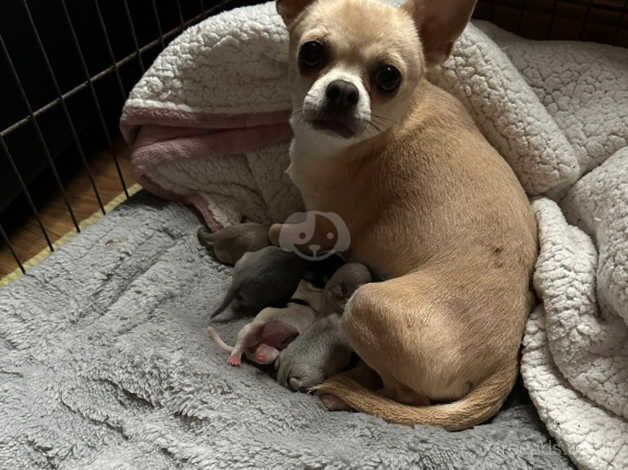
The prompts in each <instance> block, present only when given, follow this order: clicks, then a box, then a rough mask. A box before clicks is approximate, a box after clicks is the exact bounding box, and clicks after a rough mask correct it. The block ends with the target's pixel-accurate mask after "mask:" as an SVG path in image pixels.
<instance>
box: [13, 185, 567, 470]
mask: <svg viewBox="0 0 628 470" xmlns="http://www.w3.org/2000/svg"><path fill="white" fill-rule="evenodd" d="M198 227H199V221H198V219H197V218H196V217H195V216H194V214H193V213H192V212H191V211H189V210H188V209H186V208H184V207H182V206H179V205H177V204H174V203H164V202H162V201H159V200H157V199H155V198H154V197H152V196H151V197H147V196H146V195H145V194H142V193H140V195H138V196H136V197H134V198H133V199H132V200H131V201H130V202H128V203H127V204H125V205H123V206H121V207H120V208H118V209H117V210H116V211H114V212H113V213H111V214H110V215H109V216H107V217H105V218H104V219H102V220H101V221H100V222H99V223H97V224H96V225H94V226H92V227H90V228H89V229H87V230H86V231H85V232H84V233H83V234H81V235H80V236H78V237H76V238H75V239H73V240H72V241H71V242H70V243H69V244H67V245H66V246H64V247H63V248H61V249H60V250H58V251H57V252H55V253H54V255H52V256H51V257H50V258H49V259H48V260H47V261H46V262H45V263H43V264H42V265H40V266H38V267H36V268H34V269H32V270H31V271H30V272H29V274H28V275H26V276H24V277H22V278H21V279H19V280H18V281H16V282H14V283H12V284H11V285H9V286H8V287H6V288H4V289H3V290H2V291H0V317H1V318H2V319H3V320H2V322H1V323H0V468H3V469H15V470H17V469H32V468H76V469H95V470H103V469H114V468H115V469H150V470H158V469H172V468H207V469H217V468H224V469H234V468H260V469H266V468H268V469H275V468H277V469H280V468H286V469H291V468H337V469H347V468H355V469H365V468H382V467H383V468H411V467H413V468H434V469H439V468H452V469H461V470H462V469H468V468H504V467H508V468H512V469H525V468H528V467H529V466H530V465H532V466H533V467H535V468H552V469H556V470H558V469H565V468H570V465H569V461H568V460H567V458H566V457H565V456H564V455H563V454H562V452H561V451H560V449H559V448H558V447H557V446H556V444H555V443H552V442H551V441H549V439H548V436H547V434H546V433H545V432H544V430H543V426H542V424H541V423H540V421H539V420H538V417H537V416H536V413H535V411H534V407H533V406H532V404H531V403H530V402H529V400H525V399H523V398H521V397H520V396H519V395H520V394H521V393H516V394H514V396H512V397H511V398H510V400H509V402H508V404H507V405H506V407H505V409H504V410H503V411H502V412H501V413H500V414H499V416H498V417H497V418H495V419H494V420H493V421H492V422H491V423H489V424H485V425H482V426H478V427H476V428H474V429H472V430H469V431H463V432H459V433H448V432H446V431H444V430H442V429H439V428H432V427H427V426H417V427H416V428H414V429H412V428H410V427H405V426H397V425H390V424H387V423H385V422H383V421H382V420H380V419H378V418H374V417H371V416H367V415H364V414H359V413H347V412H338V413H331V412H328V411H326V410H325V409H323V407H322V406H321V404H320V402H319V400H318V398H316V397H314V396H311V395H306V394H302V393H293V392H291V391H289V390H287V389H285V388H282V387H281V386H280V385H279V384H277V382H275V381H274V380H273V379H272V378H271V377H270V376H269V375H268V374H266V373H264V372H262V371H260V370H258V369H256V368H255V367H253V366H250V365H244V366H243V367H242V368H240V369H234V368H231V367H229V366H228V365H227V364H226V354H225V353H224V352H223V351H221V350H219V349H218V348H217V347H216V346H215V345H214V343H213V342H211V341H210V340H209V338H208V337H207V333H206V331H207V330H206V326H207V316H208V312H209V310H210V309H211V308H213V307H215V306H216V304H217V303H218V302H219V301H220V297H221V295H222V294H223V292H224V289H225V288H226V286H227V284H228V277H229V273H230V269H228V268H225V267H224V266H221V265H218V264H216V263H215V262H213V261H212V260H211V258H210V257H209V256H208V255H207V253H206V252H205V250H204V249H202V248H201V247H200V246H199V244H198V242H197V240H196V235H195V230H196V229H197V228H198ZM241 326H242V322H241V321H240V322H235V323H225V324H223V325H219V326H218V328H219V330H220V332H221V334H224V336H225V337H226V338H229V339H230V340H231V339H233V338H234V336H235V334H236V332H237V330H238V328H239V327H241ZM519 392H521V390H519ZM524 398H525V397H524Z"/></svg>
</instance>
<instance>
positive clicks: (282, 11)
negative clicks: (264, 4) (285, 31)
mask: <svg viewBox="0 0 628 470" xmlns="http://www.w3.org/2000/svg"><path fill="white" fill-rule="evenodd" d="M315 1H316V0H277V1H276V2H275V4H276V6H277V13H279V16H281V18H282V19H283V22H284V23H286V26H290V25H291V24H292V22H293V21H294V20H295V19H296V17H297V16H299V13H301V12H302V11H303V10H305V8H307V7H308V6H309V5H310V4H311V3H314V2H315Z"/></svg>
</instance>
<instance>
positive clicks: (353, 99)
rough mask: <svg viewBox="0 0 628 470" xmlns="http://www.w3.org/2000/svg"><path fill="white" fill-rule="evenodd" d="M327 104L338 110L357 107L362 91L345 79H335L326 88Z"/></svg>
mask: <svg viewBox="0 0 628 470" xmlns="http://www.w3.org/2000/svg"><path fill="white" fill-rule="evenodd" d="M325 96H326V97H327V105H328V106H329V107H331V108H335V109H337V110H347V109H351V108H353V107H355V105H356V104H358V100H359V99H360V92H359V91H358V89H357V88H356V86H355V85H354V84H353V83H351V82H347V81H345V80H334V81H333V82H331V83H330V84H329V85H327V90H325Z"/></svg>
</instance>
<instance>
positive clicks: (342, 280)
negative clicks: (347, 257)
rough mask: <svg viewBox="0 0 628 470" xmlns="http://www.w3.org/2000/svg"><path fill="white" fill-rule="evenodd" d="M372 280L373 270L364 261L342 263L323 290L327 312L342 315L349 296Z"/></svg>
mask: <svg viewBox="0 0 628 470" xmlns="http://www.w3.org/2000/svg"><path fill="white" fill-rule="evenodd" d="M372 280H373V275H372V274H371V271H370V270H369V268H367V267H366V266H365V265H363V264H362V263H356V262H353V261H352V262H349V263H346V264H344V265H342V266H341V267H340V268H338V270H336V272H335V273H334V274H333V275H332V276H331V277H330V278H329V281H328V282H327V284H325V290H324V292H323V298H324V302H325V304H324V310H325V312H327V313H328V314H329V313H337V314H339V315H342V314H343V312H344V311H345V305H346V304H347V301H348V300H349V297H351V295H352V294H353V293H354V292H355V291H356V290H357V288H358V287H360V286H361V285H362V284H366V283H367V282H371V281H372Z"/></svg>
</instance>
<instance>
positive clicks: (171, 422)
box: [0, 3, 628, 468]
mask: <svg viewBox="0 0 628 470" xmlns="http://www.w3.org/2000/svg"><path fill="white" fill-rule="evenodd" d="M498 45H499V46H498ZM500 46H501V48H500ZM285 52H286V34H285V31H284V28H283V26H282V25H281V22H280V20H279V18H278V16H277V15H276V14H275V13H274V6H273V5H272V4H271V3H269V4H265V5H261V6H256V7H250V8H243V9H238V10H234V11H232V12H228V13H225V14H222V15H219V16H217V17H213V18H210V19H208V20H206V21H204V22H203V23H201V24H200V25H198V26H195V27H193V28H190V29H189V30H188V31H186V32H185V33H184V34H182V35H181V36H180V37H179V38H178V39H176V40H175V41H173V43H172V44H171V45H170V46H169V47H168V48H167V49H166V50H165V51H164V52H163V53H162V55H161V56H160V57H158V59H157V60H156V62H155V63H154V64H153V66H152V67H151V68H150V69H149V71H148V72H147V74H146V75H145V77H144V78H143V79H142V80H141V81H140V83H139V84H138V85H137V87H136V88H135V90H134V91H133V93H132V95H131V97H130V99H129V101H128V103H127V106H126V107H125V111H124V116H123V120H122V126H123V130H124V132H125V136H126V138H127V139H128V140H129V142H131V143H133V145H134V146H135V152H134V157H133V158H134V164H135V168H136V173H137V176H138V177H139V178H140V179H141V181H142V182H143V183H144V185H145V186H146V187H147V188H148V189H150V190H152V191H153V192H156V193H158V194H159V195H162V196H166V197H169V198H172V199H178V200H182V201H185V202H188V203H191V204H193V205H194V206H195V207H197V209H199V211H200V212H201V213H202V214H203V216H204V218H205V220H206V222H207V223H208V224H209V225H210V226H212V227H218V226H219V225H224V224H228V223H234V222H237V221H238V220H239V219H240V218H241V217H242V216H245V217H248V218H250V219H252V220H281V219H282V218H284V217H286V216H287V215H289V214H290V213H291V212H293V211H294V210H296V209H298V208H300V205H301V203H300V200H299V197H298V192H297V191H296V190H295V188H294V187H293V186H292V185H291V184H290V182H289V180H288V179H287V177H286V175H285V174H284V173H283V170H284V169H285V167H286V165H287V141H288V139H289V128H288V126H287V116H288V114H289V100H288V95H287V85H286V77H285V70H286V63H285V60H286V58H285ZM432 78H433V80H434V81H436V82H437V83H439V84H440V85H441V86H443V87H445V88H447V89H449V90H451V91H452V92H454V93H455V94H456V95H457V96H459V97H460V98H461V99H462V100H463V102H464V103H465V104H466V105H467V106H468V107H469V109H470V110H471V112H472V113H473V115H474V117H475V118H476V120H477V122H478V124H479V125H480V126H481V128H482V130H483V131H484V133H485V134H486V135H487V137H488V138H489V139H490V140H491V142H492V143H493V144H494V145H495V146H496V147H497V148H498V149H499V150H500V152H501V153H502V154H503V155H504V157H505V158H506V159H507V160H508V161H509V163H510V164H511V165H512V166H513V168H514V169H515V171H516V173H517V175H518V176H519V178H520V179H521V181H522V183H523V185H524V187H525V188H526V190H527V191H528V192H529V194H530V195H535V196H541V195H547V196H551V198H553V199H550V198H549V197H539V198H538V199H536V200H535V202H534V207H535V210H536V212H537V215H538V218H539V222H540V240H541V254H540V257H539V263H538V269H537V274H536V276H535V287H536V289H537V292H538V293H539V295H540V297H541V300H542V305H541V306H539V307H538V308H537V310H536V311H535V312H534V313H533V315H532V316H531V319H530V321H529V324H528V329H527V332H526V337H525V339H524V343H525V347H524V352H523V365H522V372H523V377H524V380H525V383H526V386H527V388H528V390H529V391H530V395H531V397H532V401H533V402H534V404H535V405H536V409H537V410H538V412H539V415H540V416H541V419H542V420H543V421H544V423H545V425H546V426H547V429H548V430H549V431H550V433H551V434H552V435H553V436H554V437H555V438H556V440H557V441H558V443H559V444H560V445H561V447H562V450H561V449H559V448H558V447H557V446H556V445H555V444H554V443H552V442H551V441H549V440H548V436H547V435H546V434H545V432H544V430H543V429H542V426H541V425H540V423H539V422H538V421H537V418H536V414H535V412H534V408H533V407H532V406H531V405H530V403H528V402H526V400H525V399H523V400H521V399H519V397H518V396H517V395H518V394H517V393H515V394H514V396H512V397H511V398H510V400H509V402H508V404H507V405H506V406H505V408H504V410H502V411H501V412H500V414H499V415H498V416H497V417H496V418H495V419H494V420H493V421H492V422H490V423H487V424H484V425H482V426H478V427H476V428H474V429H472V430H468V431H463V432H460V433H447V432H445V431H442V430H440V429H436V428H430V427H424V426H417V427H416V428H414V429H412V428H408V427H401V426H396V425H390V424H386V423H384V422H383V421H381V420H379V419H377V418H374V417H370V416H365V415H362V414H357V413H344V412H343V413H328V412H326V411H324V410H323V409H322V408H321V406H320V405H319V403H318V401H317V399H316V398H315V397H311V396H307V395H303V394H293V393H291V392H289V391H287V390H285V389H282V388H281V387H280V386H279V385H277V384H276V383H275V382H274V381H273V380H272V379H271V378H270V377H268V376H267V375H265V374H263V373H262V372H260V371H258V370H257V369H255V368H253V367H244V368H242V369H240V370H233V369H230V368H228V367H227V366H226V364H225V362H224V360H225V358H224V355H223V353H222V352H221V351H219V350H218V348H216V347H215V346H214V345H213V344H211V343H210V342H209V340H208V339H207V337H206V334H205V326H206V321H207V320H206V318H207V312H208V311H209V309H210V308H211V307H212V306H214V305H216V304H217V302H218V301H219V297H220V295H221V294H222V292H223V290H224V288H225V285H226V282H227V277H228V273H229V270H228V269H226V268H224V267H222V266H219V265H217V264H215V263H213V262H212V261H211V260H209V259H208V257H207V256H206V255H205V254H204V253H203V251H202V250H201V249H200V248H199V246H198V244H197V242H196V240H195V235H194V231H195V229H196V227H197V226H198V222H197V221H196V220H195V218H194V217H193V216H192V215H191V214H190V213H189V212H187V211H185V210H184V209H183V208H181V207H179V206H176V205H172V204H165V203H161V202H159V201H157V200H155V199H152V198H147V197H146V196H140V197H139V198H136V199H134V200H132V201H131V202H130V203H128V204H126V205H124V206H123V207H121V208H120V209H119V210H117V211H116V212H114V213H113V214H111V215H110V216H109V217H107V218H105V219H103V220H102V221H101V222H100V223H98V224H97V225H95V226H93V227H91V228H90V229H88V230H87V231H86V232H85V233H84V234H82V235H81V236H79V237H77V238H76V239H75V240H74V241H72V242H71V243H70V244H68V245H67V246H66V247H64V248H63V249H61V250H59V251H58V252H56V253H55V254H54V255H53V256H52V257H51V258H50V259H49V260H48V261H46V262H45V263H44V264H43V265H41V266H39V267H38V268H35V269H33V270H32V271H31V272H30V274H29V275H27V276H26V277H24V278H22V279H21V280H19V281H17V282H15V283H13V284H12V285H10V286H9V287H7V288H4V289H3V290H2V291H0V315H1V318H2V319H3V321H2V323H0V348H2V355H1V356H0V402H2V407H0V424H2V430H1V431H0V443H2V445H0V466H1V467H2V468H5V467H6V468H32V467H37V466H41V467H50V466H52V467H57V466H61V467H64V468H172V467H173V466H176V465H181V466H189V467H206V468H220V467H224V468H237V467H243V468H251V467H255V468H281V467H285V468H294V467H305V466H308V467H321V468H322V467H326V466H330V467H335V468H351V467H355V468H369V467H381V466H385V467H392V468H402V467H407V466H411V465H416V466H419V465H420V466H425V467H430V468H484V467H488V468H501V467H504V466H508V467H511V468H528V467H530V466H532V467H536V468H567V467H569V465H570V464H569V461H568V460H567V458H566V457H565V456H564V454H563V451H564V452H566V453H568V454H569V456H570V457H571V458H572V460H573V461H574V462H575V463H576V464H577V465H578V466H581V467H583V468H612V467H615V468H625V467H626V466H628V446H626V445H625V436H626V435H627V433H628V429H627V424H626V402H627V401H626V386H625V384H626V373H627V369H628V354H626V349H625V348H626V344H627V343H626V340H625V338H626V335H627V334H628V332H627V326H626V321H627V318H628V312H627V311H626V308H627V306H628V302H626V296H627V290H626V289H627V285H628V280H627V277H628V276H627V271H626V270H627V266H628V257H627V255H626V251H627V241H626V235H625V233H626V230H627V229H628V214H627V208H628V198H627V194H628V190H627V188H626V184H627V183H626V182H627V181H628V168H627V166H628V165H627V163H626V162H627V161H628V151H626V150H621V149H622V148H623V147H626V145H627V140H628V54H626V51H624V50H619V49H616V48H611V47H605V46H598V45H591V44H574V43H534V42H531V41H525V40H522V39H520V38H517V37H515V36H512V35H510V34H507V33H505V32H503V31H501V30H498V29H497V28H494V27H492V26H490V25H488V24H478V25H476V26H473V25H472V26H470V27H469V28H467V30H466V32H465V33H464V35H463V37H462V39H461V41H460V42H459V44H458V46H457V48H456V50H455V53H454V56H453V57H452V59H451V60H450V61H449V62H448V63H447V65H446V66H445V67H444V68H443V70H441V71H438V72H436V73H435V74H434V76H433V77H432ZM610 157H612V158H610ZM591 170H592V171H591ZM583 175H584V176H583ZM574 183H575V184H574ZM565 214H566V215H565ZM238 326H240V324H239V323H234V324H226V325H224V326H223V327H222V329H221V332H222V333H224V334H225V336H226V337H228V338H230V339H231V338H232V337H233V335H234V334H235V332H236V330H237V328H238ZM622 338H623V340H622ZM520 391H521V390H519V392H520Z"/></svg>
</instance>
